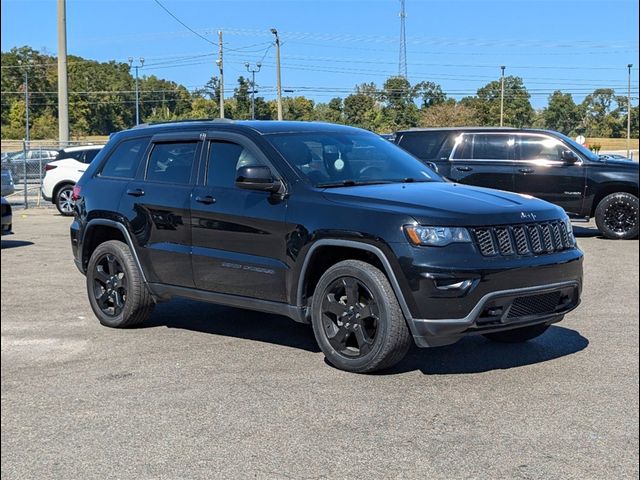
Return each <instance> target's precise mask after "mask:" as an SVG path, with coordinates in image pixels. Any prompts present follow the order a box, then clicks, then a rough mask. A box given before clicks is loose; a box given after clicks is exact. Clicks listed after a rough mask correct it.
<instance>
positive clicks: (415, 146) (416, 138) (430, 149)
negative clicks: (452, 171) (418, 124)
mask: <svg viewBox="0 0 640 480" xmlns="http://www.w3.org/2000/svg"><path fill="white" fill-rule="evenodd" d="M450 135H451V132H420V133H406V134H404V135H402V138H401V139H400V143H398V145H400V146H401V147H402V148H404V149H405V150H406V151H407V152H409V153H411V154H412V155H414V156H416V157H418V158H420V159H424V160H440V159H441V158H440V157H442V155H439V153H440V150H441V149H442V146H443V144H444V143H445V140H447V137H449V136H450ZM449 153H451V149H449V152H448V153H447V155H446V158H448V157H449V155H448V154H449Z"/></svg>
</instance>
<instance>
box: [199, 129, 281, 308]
mask: <svg viewBox="0 0 640 480" xmlns="http://www.w3.org/2000/svg"><path fill="white" fill-rule="evenodd" d="M248 165H267V166H269V167H270V168H271V170H272V172H273V174H274V176H275V177H276V178H281V177H280V176H279V175H278V172H277V171H276V170H275V168H274V167H273V165H271V164H270V163H269V161H268V160H267V158H266V157H265V156H264V154H263V153H262V152H261V151H260V149H259V148H258V147H257V146H256V145H255V144H254V143H253V142H251V141H250V140H249V139H247V138H246V137H244V136H242V135H238V134H232V133H216V134H211V135H210V136H209V137H208V138H207V143H206V146H205V154H204V161H203V168H202V175H201V181H200V182H199V185H198V186H197V187H196V188H195V189H194V192H193V196H192V199H191V214H192V225H193V227H192V242H193V273H194V279H195V283H196V287H197V288H200V289H203V290H209V291H213V292H218V293H225V294H233V295H242V296H250V297H253V298H259V299H263V300H271V301H277V302H284V301H286V273H287V270H288V266H287V239H288V238H289V236H290V233H291V232H289V230H288V229H287V227H286V224H285V213H286V209H287V201H286V200H285V199H282V198H278V197H276V196H274V195H273V194H270V193H268V192H260V191H252V190H243V189H240V188H238V187H236V186H235V179H236V171H237V169H238V168H239V167H240V166H248Z"/></svg>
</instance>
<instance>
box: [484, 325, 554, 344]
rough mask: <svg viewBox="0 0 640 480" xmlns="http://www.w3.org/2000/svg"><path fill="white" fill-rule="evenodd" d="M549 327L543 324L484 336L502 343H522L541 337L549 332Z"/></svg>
mask: <svg viewBox="0 0 640 480" xmlns="http://www.w3.org/2000/svg"><path fill="white" fill-rule="evenodd" d="M547 328H549V325H547V324H546V323H541V324H538V325H531V326H530V327H522V328H515V329H513V330H504V331H502V332H495V333H485V334H484V335H483V336H484V337H486V338H488V339H489V340H493V341H494V342H500V343H522V342H526V341H528V340H531V339H533V338H536V337H539V336H540V335H542V334H543V333H544V332H546V331H547Z"/></svg>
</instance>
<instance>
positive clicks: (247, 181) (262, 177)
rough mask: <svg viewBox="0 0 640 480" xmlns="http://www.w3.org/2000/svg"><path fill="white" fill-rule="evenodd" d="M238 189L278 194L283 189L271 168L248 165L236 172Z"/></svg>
mask: <svg viewBox="0 0 640 480" xmlns="http://www.w3.org/2000/svg"><path fill="white" fill-rule="evenodd" d="M236 187H238V188H243V189H245V190H258V191H261V192H271V193H276V192H278V191H279V190H280V188H281V187H282V182H280V180H276V179H275V178H274V177H273V173H271V169H270V168H269V167H265V166H264V165H247V166H245V167H240V168H239V169H238V170H237V172H236Z"/></svg>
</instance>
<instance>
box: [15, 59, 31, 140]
mask: <svg viewBox="0 0 640 480" xmlns="http://www.w3.org/2000/svg"><path fill="white" fill-rule="evenodd" d="M18 63H19V64H20V65H22V62H21V61H20V60H18ZM24 108H25V110H24V140H25V142H27V144H29V66H28V65H25V66H24Z"/></svg>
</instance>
